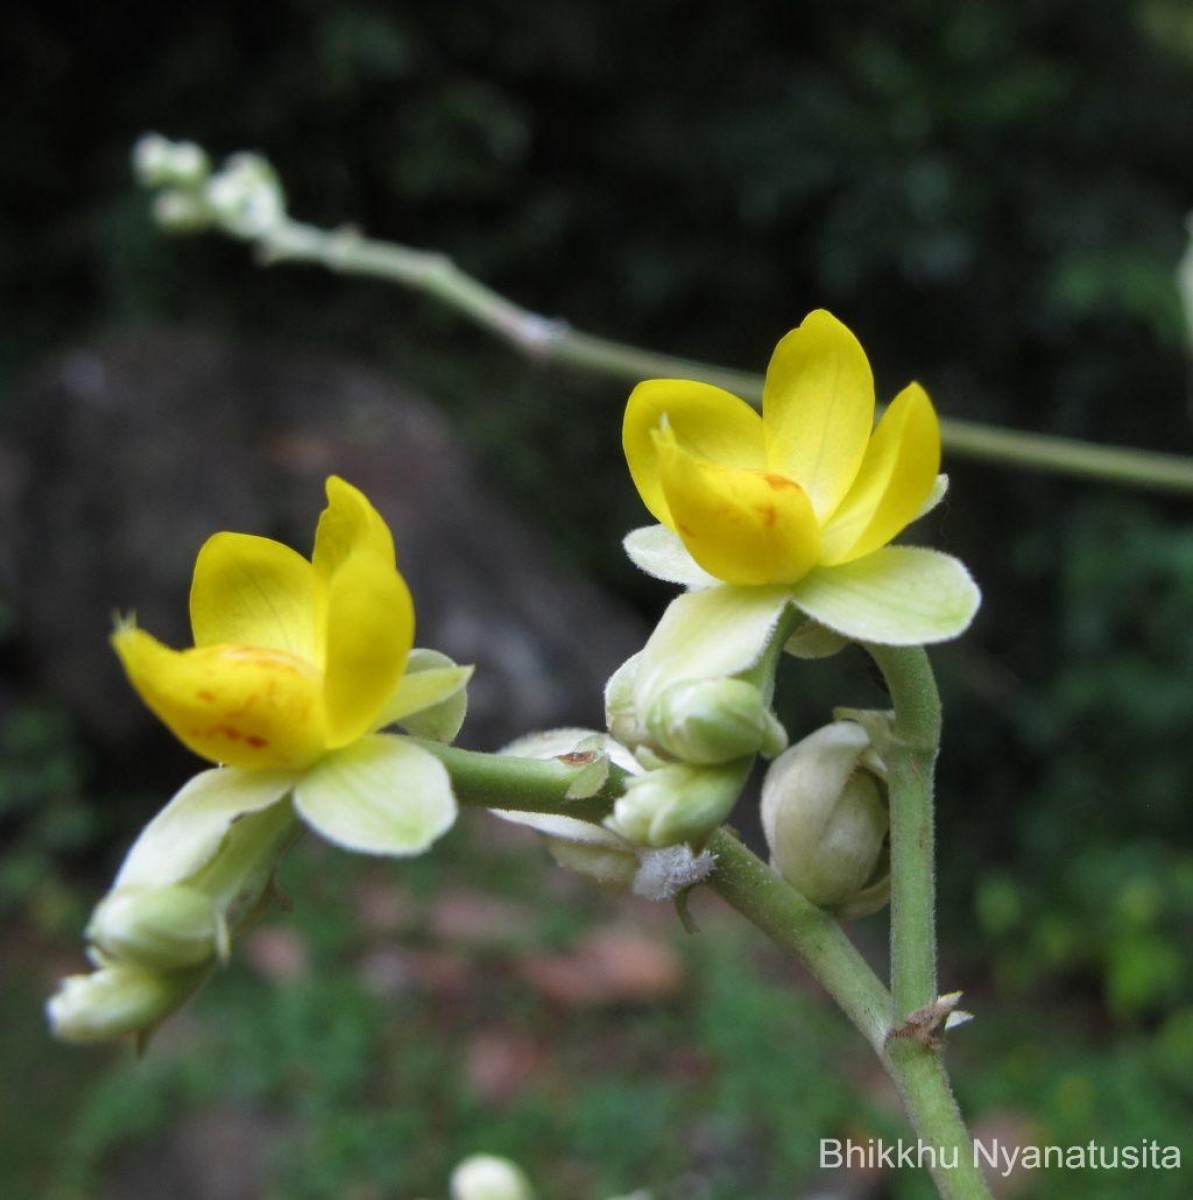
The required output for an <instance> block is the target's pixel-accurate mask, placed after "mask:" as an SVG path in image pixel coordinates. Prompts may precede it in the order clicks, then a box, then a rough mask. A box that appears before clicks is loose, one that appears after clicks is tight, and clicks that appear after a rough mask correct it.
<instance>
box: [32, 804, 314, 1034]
mask: <svg viewBox="0 0 1193 1200" xmlns="http://www.w3.org/2000/svg"><path fill="white" fill-rule="evenodd" d="M151 828H152V826H151ZM293 828H294V817H293V814H292V813H291V811H290V806H289V804H288V803H286V802H283V803H282V804H277V805H274V806H273V807H272V808H271V809H269V810H266V811H263V812H260V813H255V814H250V815H247V816H244V817H242V818H241V819H240V820H239V821H237V822H236V823H235V824H234V825H233V826H232V828H231V830H230V831H229V832H228V834H227V835H226V836H225V837H224V838H223V840H222V841H221V842H220V843H219V845H218V847H217V848H216V849H215V851H214V853H213V854H212V856H211V857H210V859H209V860H208V861H206V862H205V863H204V864H203V865H202V866H201V867H200V868H199V869H198V870H196V871H194V872H193V873H192V874H191V875H190V876H189V877H188V878H186V879H184V880H181V881H179V882H177V883H172V882H162V883H160V884H155V883H150V884H143V883H131V884H130V883H127V882H122V879H121V878H119V877H118V878H117V882H116V886H115V887H114V888H113V889H112V891H111V892H109V893H108V895H107V896H106V897H105V898H104V899H103V900H101V901H100V903H99V905H98V906H97V907H96V909H95V912H94V913H93V914H92V916H91V920H90V922H89V923H88V925H87V939H88V943H89V945H88V957H89V958H90V959H91V961H92V963H94V965H95V967H96V970H94V971H92V972H91V973H90V974H87V975H72V976H70V977H69V978H67V979H64V980H63V981H62V983H61V984H60V986H59V990H58V991H57V992H56V993H55V994H54V995H53V996H51V997H50V999H49V1001H48V1002H47V1004H46V1013H47V1016H48V1017H49V1021H50V1026H51V1028H52V1029H53V1032H54V1034H55V1035H56V1036H57V1037H60V1038H62V1039H63V1040H65V1041H70V1042H100V1041H110V1040H112V1039H114V1038H119V1037H122V1036H124V1035H126V1034H133V1035H135V1036H136V1037H138V1038H139V1039H142V1040H143V1039H145V1038H147V1037H148V1036H149V1035H150V1034H152V1032H153V1030H154V1029H156V1028H157V1026H158V1025H160V1024H161V1022H162V1021H163V1020H165V1018H166V1017H168V1016H169V1015H170V1014H171V1013H172V1012H174V1011H175V1010H176V1009H178V1008H180V1007H181V1006H182V1005H183V1004H184V1003H185V1002H186V1001H187V999H188V998H189V997H190V996H191V994H192V993H193V992H194V991H195V990H196V989H197V988H198V987H199V985H200V984H201V983H202V982H203V980H204V978H205V977H206V976H207V974H208V973H209V972H210V971H211V970H212V969H213V968H214V967H215V966H216V965H217V964H220V963H223V962H226V961H227V958H228V953H229V949H230V941H231V935H230V928H232V927H235V926H236V925H237V924H238V923H241V922H242V921H243V920H244V919H245V918H246V917H247V916H249V915H252V914H255V913H256V912H258V911H259V910H260V907H261V905H262V904H263V903H264V901H265V899H266V897H267V894H268V889H269V886H270V881H271V880H272V878H273V873H274V871H275V869H276V867H277V863H278V859H279V858H280V855H281V853H282V851H283V850H284V849H285V846H286V845H287V844H288V843H289V841H290V839H291V837H292V834H293ZM144 836H145V835H144V834H143V835H142V837H144ZM135 852H136V847H135V846H134V849H133V852H130V855H129V858H128V859H126V865H127V863H128V862H131V861H132V859H133V855H134V853H135Z"/></svg>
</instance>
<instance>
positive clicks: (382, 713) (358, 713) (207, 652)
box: [112, 476, 414, 768]
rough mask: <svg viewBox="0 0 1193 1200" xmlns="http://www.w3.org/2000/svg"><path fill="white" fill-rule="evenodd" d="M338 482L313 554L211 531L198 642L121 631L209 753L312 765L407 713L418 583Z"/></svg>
mask: <svg viewBox="0 0 1193 1200" xmlns="http://www.w3.org/2000/svg"><path fill="white" fill-rule="evenodd" d="M327 495H328V501H329V504H328V507H327V509H326V511H325V512H324V513H323V516H322V517H321V518H320V520H319V527H318V531H317V533H316V535H315V552H314V554H313V555H312V560H311V561H310V562H308V561H307V560H306V559H305V558H303V557H302V556H301V555H300V554H298V553H297V552H295V551H294V550H291V549H290V548H289V547H288V546H284V545H282V544H281V543H280V542H275V541H271V540H270V539H269V538H263V537H254V536H252V535H250V534H243V533H217V534H216V535H215V536H214V537H212V538H210V539H208V541H207V543H206V544H205V545H204V546H203V548H202V550H200V552H199V558H198V561H197V562H196V563H195V574H194V581H193V583H192V585H191V599H190V609H191V625H192V627H193V630H194V635H195V648H194V649H192V650H183V651H177V650H171V649H169V648H168V647H166V646H163V645H162V644H161V642H159V641H157V639H156V638H153V637H151V636H150V635H149V634H148V633H146V632H145V631H144V630H141V629H138V628H136V627H135V626H133V625H124V626H122V627H121V628H119V629H117V631H116V632H115V633H114V634H113V636H112V644H113V645H114V646H115V648H116V652H117V654H119V655H120V660H121V662H122V663H123V664H124V669H125V671H126V672H127V674H128V677H129V680H130V682H131V683H132V685H133V686H134V687H135V688H136V689H137V691H138V692H139V693H140V694H141V698H142V699H143V700H144V701H145V703H146V704H147V705H148V706H149V707H150V708H151V709H152V710H153V712H154V713H156V714H157V716H158V717H160V718H161V720H162V721H163V722H164V723H165V724H166V725H167V726H169V728H170V729H171V730H172V731H173V732H174V734H175V735H176V736H177V737H178V738H179V740H180V741H182V742H183V743H184V744H185V745H187V746H188V747H189V748H190V749H191V750H193V751H194V752H195V753H196V754H199V755H201V756H202V757H203V758H207V759H210V760H211V761H212V762H217V763H225V764H227V765H229V766H237V767H283V768H288V767H297V768H301V767H305V766H308V765H309V764H310V763H312V762H314V761H315V760H316V759H318V758H321V757H322V756H323V755H324V754H326V753H327V751H329V750H335V749H338V748H339V747H341V746H345V745H348V744H349V743H351V742H354V741H356V740H357V739H358V738H359V737H361V736H362V735H363V734H365V733H367V732H369V731H371V730H373V729H376V728H380V727H381V726H382V725H386V724H388V723H389V722H390V721H392V720H394V719H396V717H395V714H394V713H393V711H392V708H393V706H392V705H391V704H390V703H388V702H390V701H392V700H394V698H395V691H396V689H397V688H398V684H399V682H400V681H401V680H402V678H403V674H404V671H405V667H406V663H407V660H408V658H409V655H410V649H411V646H412V645H413V642H414V605H413V603H412V602H411V599H410V592H409V590H408V589H407V587H406V584H405V581H404V580H403V579H402V577H401V575H399V574H398V571H397V568H396V567H395V564H394V544H393V537H392V536H391V535H390V532H389V529H388V528H387V527H386V525H385V522H384V521H383V520H382V519H381V517H380V516H379V515H378V513H377V511H376V510H375V509H374V508H373V506H372V505H371V504H370V503H369V502H368V500H366V499H365V497H364V496H363V495H362V494H361V493H360V492H359V491H357V489H356V488H354V487H352V485H351V484H348V483H345V482H344V480H342V479H338V478H336V477H334V476H333V477H332V478H331V479H329V480H328V481H327ZM399 707H400V706H399Z"/></svg>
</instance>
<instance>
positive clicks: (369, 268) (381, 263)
mask: <svg viewBox="0 0 1193 1200" xmlns="http://www.w3.org/2000/svg"><path fill="white" fill-rule="evenodd" d="M256 246H257V251H258V254H259V256H260V258H261V260H262V261H263V262H265V263H281V262H305V263H315V264H317V265H319V266H322V267H325V268H327V269H328V270H331V271H337V272H340V273H343V274H350V275H362V276H366V277H370V278H374V279H384V280H386V281H388V282H391V283H397V284H400V285H402V286H403V287H407V288H410V289H412V290H414V291H417V292H422V293H424V294H425V295H428V296H431V297H433V298H434V299H436V300H439V301H440V302H441V303H443V304H445V305H447V306H448V307H449V308H453V309H455V310H456V311H457V312H459V313H461V314H462V315H463V316H465V317H467V318H468V319H469V320H470V321H472V322H473V323H474V324H476V325H478V326H480V327H481V328H482V329H486V330H488V331H489V332H490V333H493V334H495V335H497V336H498V337H500V338H502V339H503V340H505V341H507V342H509V343H511V344H512V345H513V346H514V347H515V348H516V349H518V350H519V351H521V352H522V353H523V354H525V355H526V356H527V357H528V358H530V359H532V360H533V361H535V362H541V363H549V364H552V365H555V366H561V367H570V368H573V369H576V370H581V371H587V372H589V373H591V374H595V375H605V376H608V377H610V378H614V379H619V380H624V381H627V382H631V383H637V382H638V381H640V380H642V379H652V378H668V379H698V380H701V381H703V382H705V383H712V384H715V385H716V386H718V387H723V388H725V389H726V390H728V391H731V392H735V393H736V394H737V395H739V396H742V397H744V398H745V399H747V400H749V401H751V402H752V403H754V404H758V403H759V402H760V401H761V399H762V389H763V378H762V376H760V375H755V374H752V373H750V372H746V371H735V370H732V369H730V368H727V367H721V366H717V365H714V364H712V363H706V362H699V361H696V360H694V359H687V358H679V357H675V356H672V355H668V354H658V353H655V352H653V351H650V350H644V349H641V348H640V347H638V346H631V345H627V344H626V343H624V342H616V341H612V340H610V339H608V338H600V337H594V336H593V335H591V334H587V333H581V332H580V331H578V330H574V329H572V328H571V326H570V325H568V323H567V322H566V321H561V320H551V319H549V318H546V317H543V316H540V315H539V314H537V313H533V312H531V311H529V310H528V309H525V308H522V307H521V306H519V305H517V304H515V303H513V301H511V300H509V299H508V298H507V297H505V296H502V295H501V294H500V293H499V292H495V291H494V290H493V289H492V288H490V287H487V286H486V285H485V284H483V283H481V282H480V281H479V280H477V279H474V278H473V277H472V276H471V275H468V274H466V273H465V272H464V271H461V270H460V269H459V267H457V266H456V265H455V263H453V262H452V260H451V259H450V258H448V257H447V256H446V255H443V254H438V253H434V252H430V251H425V250H416V249H414V248H413V247H410V246H401V245H397V244H395V243H391V242H382V241H377V240H374V239H372V238H366V237H364V236H363V235H361V234H360V233H359V232H357V231H356V230H354V229H337V230H325V229H320V228H318V227H317V226H314V225H306V224H303V223H302V222H299V221H294V220H291V219H290V218H283V219H282V220H281V221H280V222H279V223H278V224H277V225H276V226H274V227H273V228H272V229H270V230H269V231H268V232H266V233H264V234H262V235H261V236H260V237H259V238H258V239H257V240H256ZM941 434H942V437H943V439H944V444H945V447H946V449H948V450H949V451H951V452H952V453H953V454H955V455H957V456H958V457H961V458H971V459H976V460H978V461H980V462H989V463H996V464H999V465H1007V466H1015V467H1020V468H1022V469H1024V470H1034V471H1050V472H1053V473H1056V474H1059V475H1069V476H1073V477H1076V478H1081V479H1090V480H1097V481H1100V482H1103V483H1112V484H1118V485H1121V486H1126V487H1139V488H1151V489H1154V490H1156V491H1169V492H1179V493H1183V494H1186V495H1189V494H1193V459H1190V458H1188V457H1185V456H1181V455H1175V454H1161V453H1157V452H1154V451H1148V450H1135V449H1131V448H1127V447H1122V446H1099V445H1096V444H1094V443H1092V442H1083V441H1079V440H1077V439H1075V438H1061V437H1053V436H1051V435H1049V434H1040V433H1025V432H1022V431H1020V430H1013V429H1000V428H998V427H997V426H991V425H984V424H980V423H978V422H976V421H961V420H957V419H948V420H944V421H942V422H941Z"/></svg>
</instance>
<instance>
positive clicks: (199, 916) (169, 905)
mask: <svg viewBox="0 0 1193 1200" xmlns="http://www.w3.org/2000/svg"><path fill="white" fill-rule="evenodd" d="M86 935H87V937H88V939H89V940H90V941H92V942H93V943H94V944H95V945H96V946H98V947H100V948H101V949H102V950H103V951H104V952H105V953H107V954H108V955H110V956H111V957H112V958H113V959H117V960H120V961H122V962H125V963H135V964H136V965H137V966H139V967H144V968H145V969H146V970H149V971H172V970H175V969H176V968H178V967H194V966H198V965H199V964H200V963H205V962H208V961H209V960H210V959H212V958H215V957H217V956H218V955H219V952H220V948H221V946H224V945H226V943H227V938H228V934H227V924H226V922H225V921H224V917H223V914H222V913H221V912H220V911H219V909H218V908H217V907H216V905H215V902H214V901H213V900H212V898H211V897H210V896H208V895H207V894H206V893H204V892H200V891H198V890H196V889H195V888H191V887H187V886H185V885H184V884H172V885H170V886H169V887H160V888H120V889H118V890H117V891H114V892H110V893H109V894H108V895H107V896H106V897H105V898H104V900H103V901H102V902H101V903H100V905H99V907H98V908H97V909H96V910H95V912H94V913H93V914H92V916H91V920H90V921H89V922H88V924H87V930H86Z"/></svg>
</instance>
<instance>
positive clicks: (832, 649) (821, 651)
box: [783, 617, 849, 658]
mask: <svg viewBox="0 0 1193 1200" xmlns="http://www.w3.org/2000/svg"><path fill="white" fill-rule="evenodd" d="M848 645H849V639H848V638H847V637H842V636H841V634H839V633H834V632H833V631H832V630H831V629H826V628H825V627H824V626H823V625H821V624H819V623H818V622H816V621H813V620H812V619H811V618H810V617H809V618H808V619H807V620H806V621H802V622H800V626H799V628H798V629H797V630H796V631H795V632H794V633H793V634H792V635H791V636H790V637H789V638H788V639H787V641H786V643H785V644H784V646H783V649H784V650H785V651H786V652H787V653H788V654H790V655H791V656H792V657H793V658H831V657H832V656H833V655H834V654H839V653H840V652H841V651H842V650H844V649H845V647H846V646H848Z"/></svg>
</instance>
